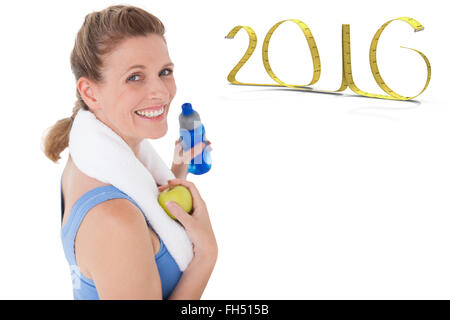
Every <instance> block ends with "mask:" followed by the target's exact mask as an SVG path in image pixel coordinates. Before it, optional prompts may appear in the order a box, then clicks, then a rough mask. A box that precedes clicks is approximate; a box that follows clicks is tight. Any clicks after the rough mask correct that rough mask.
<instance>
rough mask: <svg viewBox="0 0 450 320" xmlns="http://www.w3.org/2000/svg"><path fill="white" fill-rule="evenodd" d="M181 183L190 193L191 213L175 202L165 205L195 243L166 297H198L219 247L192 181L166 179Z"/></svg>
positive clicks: (173, 182) (200, 294) (213, 264)
mask: <svg viewBox="0 0 450 320" xmlns="http://www.w3.org/2000/svg"><path fill="white" fill-rule="evenodd" d="M174 185H183V186H185V187H187V188H188V189H189V191H190V192H191V194H192V200H193V207H194V210H193V212H192V214H191V215H189V214H188V213H186V212H185V211H184V210H183V209H182V208H181V207H180V206H178V205H177V204H176V203H172V204H170V203H169V204H167V208H168V209H169V210H170V212H171V214H172V215H173V216H174V217H175V218H177V220H178V221H179V222H180V223H181V224H182V225H183V226H184V228H185V229H186V232H187V234H188V236H189V238H190V239H191V241H192V244H193V245H194V258H193V260H192V261H191V263H190V264H189V266H188V267H187V268H186V270H185V271H184V272H183V275H182V276H181V278H180V280H179V282H178V284H177V286H176V287H175V289H174V290H173V291H172V294H171V295H170V297H169V299H200V298H201V296H202V294H203V291H204V290H205V287H206V285H207V283H208V281H209V278H210V276H211V273H212V271H213V269H214V266H215V263H216V260H217V254H218V247H217V243H216V238H215V236H214V232H213V230H212V226H211V222H210V219H209V214H208V210H207V208H206V204H205V202H204V201H203V199H202V198H201V196H200V193H199V192H198V190H197V188H196V187H195V185H194V184H193V183H192V182H189V181H186V180H183V179H174V180H171V181H169V184H168V185H167V186H162V187H160V188H159V190H160V191H161V190H164V189H165V188H167V187H169V186H174Z"/></svg>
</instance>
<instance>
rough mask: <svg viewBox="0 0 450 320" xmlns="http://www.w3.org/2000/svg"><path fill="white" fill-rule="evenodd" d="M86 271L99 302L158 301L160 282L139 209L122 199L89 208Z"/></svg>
mask: <svg viewBox="0 0 450 320" xmlns="http://www.w3.org/2000/svg"><path fill="white" fill-rule="evenodd" d="M92 210H93V211H95V212H90V213H89V214H88V215H87V216H86V218H89V220H90V221H89V223H88V224H87V226H88V228H90V229H92V232H89V231H88V234H89V248H87V249H86V251H87V255H86V262H87V268H88V269H89V272H90V274H91V275H92V277H93V279H94V282H95V285H96V288H97V292H98V294H99V297H100V299H162V289H161V280H160V277H159V273H158V268H157V265H156V261H155V257H154V255H155V251H154V248H153V245H152V241H151V237H150V236H149V234H148V227H147V224H146V222H145V220H144V217H143V216H142V214H141V212H140V211H139V209H138V208H137V207H136V206H134V205H133V204H132V203H131V202H129V201H128V200H125V199H113V200H109V201H106V202H104V203H102V204H100V205H98V206H96V207H94V208H93V209H92Z"/></svg>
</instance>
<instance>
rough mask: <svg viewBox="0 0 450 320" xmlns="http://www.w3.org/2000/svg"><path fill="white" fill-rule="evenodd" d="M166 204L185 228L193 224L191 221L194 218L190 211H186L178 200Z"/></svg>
mask: <svg viewBox="0 0 450 320" xmlns="http://www.w3.org/2000/svg"><path fill="white" fill-rule="evenodd" d="M165 204H166V207H167V209H168V210H169V212H170V214H171V215H173V216H174V217H175V219H177V220H178V221H179V222H180V223H181V224H182V225H183V227H184V228H185V229H189V228H190V225H191V224H190V222H191V219H192V217H191V216H190V215H189V213H187V212H186V211H184V209H183V208H182V207H180V206H179V205H178V204H177V203H176V202H173V201H168V202H166V203H165Z"/></svg>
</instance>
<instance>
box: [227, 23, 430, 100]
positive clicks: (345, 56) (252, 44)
mask: <svg viewBox="0 0 450 320" xmlns="http://www.w3.org/2000/svg"><path fill="white" fill-rule="evenodd" d="M394 20H400V21H404V22H406V23H408V24H409V25H410V26H411V27H412V28H413V29H414V31H415V32H417V31H422V30H423V29H424V28H423V26H422V25H421V24H420V23H419V22H418V21H417V20H415V19H413V18H409V17H400V18H396V19H392V20H389V21H388V22H386V23H385V24H383V25H382V26H381V27H380V28H379V29H378V31H377V32H376V33H375V35H374V37H373V39H372V42H371V44H370V51H369V63H370V69H371V71H372V75H373V77H374V79H375V81H376V83H377V84H378V86H379V87H380V88H381V89H382V90H383V91H384V92H386V93H387V94H388V95H382V94H374V93H369V92H365V91H363V90H361V89H359V88H358V87H357V86H356V84H355V82H354V80H353V75H352V62H351V51H350V25H349V24H343V25H342V81H341V86H340V87H339V89H337V90H333V91H330V90H317V89H313V88H311V87H307V86H310V85H312V84H314V83H316V82H317V81H318V80H319V78H320V73H321V66H320V56H319V50H318V48H317V45H316V42H315V40H314V36H313V35H312V32H311V30H310V29H309V28H308V26H307V25H306V24H305V23H304V22H302V21H300V20H298V19H287V20H283V21H280V22H278V23H277V24H275V25H274V26H273V27H272V28H271V29H270V30H269V31H268V32H267V34H266V37H265V38H264V42H263V48H262V58H263V64H264V69H265V70H266V72H267V74H268V75H269V76H270V77H271V78H272V79H273V80H274V81H275V82H277V83H278V84H266V83H244V82H240V81H237V80H236V74H237V73H238V72H239V70H240V69H241V68H242V66H243V65H244V64H245V63H246V62H247V60H248V59H249V58H250V57H251V55H252V54H253V52H254V51H255V48H256V43H257V37H256V33H255V31H253V29H252V28H250V27H249V26H236V27H234V28H233V29H232V30H231V31H230V32H229V33H228V35H227V36H226V37H225V38H226V39H233V38H234V36H235V35H236V34H237V33H238V32H239V30H241V29H244V30H245V31H247V34H248V37H249V44H248V48H247V50H246V51H245V53H244V56H243V57H242V58H241V60H239V62H238V63H237V64H236V65H235V66H234V68H233V69H232V70H231V71H230V73H229V74H228V77H227V79H228V81H229V82H231V83H232V84H236V85H247V86H270V87H273V86H279V87H289V88H293V89H296V90H303V91H314V92H323V93H330V92H339V91H344V90H345V89H347V88H348V87H350V89H351V90H352V91H353V92H355V93H356V94H358V95H361V96H365V97H370V98H379V99H390V100H403V101H406V100H411V99H414V98H415V97H417V96H419V95H420V94H422V93H423V92H424V91H425V89H426V88H427V87H428V84H429V83H430V79H431V66H430V61H429V60H428V58H427V57H426V56H425V55H424V54H423V53H422V52H420V51H418V50H416V49H412V48H407V47H401V48H405V49H409V50H413V51H415V52H417V53H418V54H420V56H421V57H422V58H423V60H424V61H425V64H426V66H427V81H426V83H425V86H424V87H423V89H422V91H420V92H419V93H418V94H417V95H415V96H412V97H404V96H402V95H400V94H398V93H396V92H394V91H393V90H392V89H391V88H390V87H388V85H387V84H386V83H385V82H384V80H383V78H382V77H381V74H380V70H379V69H378V63H377V58H376V57H377V45H378V40H379V39H380V36H381V33H382V32H383V30H384V29H385V28H386V27H387V26H388V25H389V24H390V23H391V22H392V21H394ZM286 21H290V22H293V23H295V24H296V25H297V26H299V27H300V29H301V30H302V31H303V34H304V35H305V37H306V41H307V43H308V47H309V50H310V53H311V57H312V63H313V70H314V71H313V77H312V79H311V81H310V82H309V83H308V84H305V85H298V84H288V83H285V82H283V81H282V80H280V78H278V77H277V76H276V75H275V73H274V72H273V70H272V68H271V66H270V63H269V42H270V39H271V37H272V35H273V33H274V32H275V30H276V29H277V28H278V27H279V26H280V25H281V24H282V23H284V22H286Z"/></svg>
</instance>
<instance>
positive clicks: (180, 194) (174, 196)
mask: <svg viewBox="0 0 450 320" xmlns="http://www.w3.org/2000/svg"><path fill="white" fill-rule="evenodd" d="M168 201H173V202H176V203H177V204H179V205H180V206H181V207H182V208H183V210H184V211H186V212H187V213H191V211H192V195H191V192H190V191H189V189H188V188H186V187H185V186H181V185H177V186H175V187H169V188H167V189H164V190H163V191H162V192H161V193H160V194H159V196H158V202H159V204H160V205H161V207H162V208H163V209H164V211H165V212H166V213H167V214H168V215H169V217H171V218H172V219H173V220H176V218H175V217H174V216H173V215H171V214H170V211H169V209H167V207H166V202H168Z"/></svg>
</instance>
